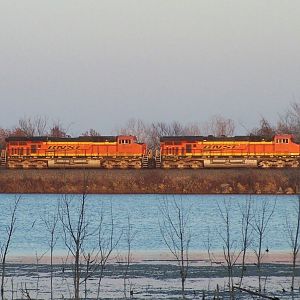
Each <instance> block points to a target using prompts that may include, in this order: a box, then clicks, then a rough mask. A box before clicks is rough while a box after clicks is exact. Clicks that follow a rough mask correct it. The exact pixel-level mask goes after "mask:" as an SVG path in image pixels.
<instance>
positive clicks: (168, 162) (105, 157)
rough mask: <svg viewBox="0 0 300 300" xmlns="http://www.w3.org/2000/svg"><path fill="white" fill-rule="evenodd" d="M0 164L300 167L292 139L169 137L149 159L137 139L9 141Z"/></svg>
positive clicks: (299, 148)
mask: <svg viewBox="0 0 300 300" xmlns="http://www.w3.org/2000/svg"><path fill="white" fill-rule="evenodd" d="M0 164H1V165H2V166H4V165H5V166H6V167H7V168H10V169H11V168H106V169H113V168H121V169H126V168H135V169H140V168H149V166H154V167H156V168H163V169H168V168H192V169H197V168H210V167H217V168H218V167H222V168H227V167H259V168H269V167H272V168H283V167H293V168H296V167H299V166H300V145H299V144H297V143H295V142H294V141H293V137H292V135H289V134H282V135H275V136H274V138H272V139H269V138H263V137H257V136H236V137H214V136H207V137H204V136H173V137H172V136H167V137H161V139H160V149H159V150H157V151H156V153H155V156H152V152H151V151H149V152H148V151H147V146H146V144H144V143H138V142H137V139H136V137H135V136H95V137H78V138H52V137H9V138H7V139H6V150H3V151H2V152H1V160H0Z"/></svg>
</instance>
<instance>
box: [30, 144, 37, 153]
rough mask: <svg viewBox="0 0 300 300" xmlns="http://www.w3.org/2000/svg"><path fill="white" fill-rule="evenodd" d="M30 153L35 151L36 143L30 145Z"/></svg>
mask: <svg viewBox="0 0 300 300" xmlns="http://www.w3.org/2000/svg"><path fill="white" fill-rule="evenodd" d="M31 153H36V145H31Z"/></svg>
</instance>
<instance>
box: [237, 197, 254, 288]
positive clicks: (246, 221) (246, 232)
mask: <svg viewBox="0 0 300 300" xmlns="http://www.w3.org/2000/svg"><path fill="white" fill-rule="evenodd" d="M252 206H253V201H252V198H251V195H249V197H248V198H247V199H246V202H245V204H244V205H240V211H241V214H242V228H241V230H242V265H241V276H240V283H239V287H241V286H242V282H243V278H244V273H245V270H246V253H247V250H248V249H249V247H250V245H251V242H252V232H251V226H250V223H251V221H252V219H253V213H252Z"/></svg>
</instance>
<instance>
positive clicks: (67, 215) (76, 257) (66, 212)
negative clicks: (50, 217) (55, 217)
mask: <svg viewBox="0 0 300 300" xmlns="http://www.w3.org/2000/svg"><path fill="white" fill-rule="evenodd" d="M86 198H87V193H86V191H84V192H83V194H82V195H81V199H80V201H79V207H78V210H77V211H76V212H74V210H72V207H71V203H72V200H74V199H73V198H70V197H68V196H67V195H65V196H63V198H62V203H61V206H60V211H59V216H60V220H61V223H62V227H63V233H64V241H65V245H66V247H67V248H68V250H69V251H70V253H71V255H72V257H73V268H74V270H73V281H74V299H75V300H79V299H80V283H81V278H82V274H81V260H80V259H81V256H82V255H83V253H84V243H85V241H86V239H87V238H88V236H89V235H90V233H89V231H88V227H89V222H88V220H87V216H86Z"/></svg>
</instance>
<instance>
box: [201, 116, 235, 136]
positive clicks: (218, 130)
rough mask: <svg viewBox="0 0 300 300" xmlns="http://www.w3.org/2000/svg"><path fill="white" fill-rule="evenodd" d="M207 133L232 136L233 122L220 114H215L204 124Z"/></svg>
mask: <svg viewBox="0 0 300 300" xmlns="http://www.w3.org/2000/svg"><path fill="white" fill-rule="evenodd" d="M204 129H205V131H206V132H207V134H212V135H214V136H232V135H233V133H234V130H235V124H234V121H233V120H232V119H226V118H224V117H222V116H220V115H215V116H213V117H212V118H211V120H210V121H208V122H207V123H206V124H205V126H204Z"/></svg>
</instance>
